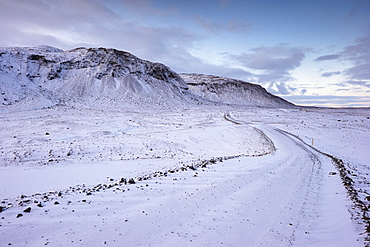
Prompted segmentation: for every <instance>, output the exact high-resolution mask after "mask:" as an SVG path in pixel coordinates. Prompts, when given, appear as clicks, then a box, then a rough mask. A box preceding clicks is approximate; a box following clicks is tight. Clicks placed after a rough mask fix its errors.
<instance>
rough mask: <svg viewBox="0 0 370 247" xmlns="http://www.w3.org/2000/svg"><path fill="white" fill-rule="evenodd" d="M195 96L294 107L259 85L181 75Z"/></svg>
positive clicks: (253, 104) (210, 77)
mask: <svg viewBox="0 0 370 247" xmlns="http://www.w3.org/2000/svg"><path fill="white" fill-rule="evenodd" d="M180 76H181V77H182V78H183V79H184V80H185V82H186V84H187V85H188V87H189V90H190V91H191V92H193V93H194V94H196V95H198V96H200V97H202V98H205V99H208V100H210V101H214V102H220V103H226V104H233V105H248V106H268V107H292V106H294V105H293V104H292V103H290V102H288V101H286V100H284V99H282V98H280V97H277V96H275V95H272V94H271V93H269V92H267V91H266V89H264V88H263V87H261V86H260V85H257V84H252V83H249V82H245V81H241V80H235V79H230V78H225V77H220V76H214V75H203V74H185V73H183V74H180Z"/></svg>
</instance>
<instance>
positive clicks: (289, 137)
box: [0, 46, 370, 246]
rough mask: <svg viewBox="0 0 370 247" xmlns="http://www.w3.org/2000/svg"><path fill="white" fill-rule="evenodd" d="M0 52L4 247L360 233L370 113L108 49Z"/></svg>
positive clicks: (0, 227)
mask: <svg viewBox="0 0 370 247" xmlns="http://www.w3.org/2000/svg"><path fill="white" fill-rule="evenodd" d="M0 54H1V55H0V85H1V88H0V89H1V93H2V97H3V98H2V99H1V98H0V99H1V100H2V101H3V104H2V106H1V108H0V133H1V138H0V153H1V155H0V200H1V201H0V246H8V245H12V246H44V245H48V246H174V245H177V246H367V245H369V242H370V241H369V240H370V239H369V237H370V236H369V234H370V230H369V228H370V215H369V214H368V209H369V201H370V195H369V183H370V175H369V166H370V164H369V160H370V154H369V151H368V150H369V147H370V138H368V137H369V130H370V109H364V108H363V109H329V108H308V107H297V106H294V105H292V104H290V103H288V102H286V101H284V100H282V99H280V98H278V97H275V96H271V95H270V94H268V93H267V92H266V91H265V90H264V89H262V88H260V87H259V86H255V85H252V84H249V83H244V84H242V85H244V86H243V87H241V86H240V84H238V81H235V80H232V79H227V78H221V79H217V78H216V77H213V76H203V75H197V76H195V75H193V74H192V75H184V74H181V77H183V79H182V78H181V77H180V76H179V75H178V74H176V73H175V72H173V71H171V70H170V69H169V68H168V67H166V66H164V65H161V64H158V63H151V62H148V61H144V60H141V59H139V58H136V57H135V56H133V55H131V54H129V53H126V52H121V51H117V50H113V49H103V48H99V49H84V48H80V49H75V50H72V51H61V50H59V49H56V48H52V47H46V46H42V47H36V48H1V49H0ZM197 77H199V78H201V80H199V81H196V80H195V78H197ZM216 79H217V80H219V81H217V80H216ZM185 82H186V83H185ZM218 84H225V85H222V86H219V85H218ZM239 89H240V90H239ZM214 90H216V92H217V94H219V96H217V95H216V94H215V93H214ZM238 92H239V93H238ZM243 94H245V95H246V96H245V98H243ZM202 97H204V98H202ZM254 101H255V102H256V103H255V104H253V102H254Z"/></svg>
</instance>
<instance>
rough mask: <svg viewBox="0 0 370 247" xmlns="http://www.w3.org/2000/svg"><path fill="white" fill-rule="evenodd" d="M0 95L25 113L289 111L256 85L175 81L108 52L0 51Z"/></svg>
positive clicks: (163, 70) (168, 73)
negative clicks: (79, 109)
mask: <svg viewBox="0 0 370 247" xmlns="http://www.w3.org/2000/svg"><path fill="white" fill-rule="evenodd" d="M184 80H185V81H186V82H185V81H184ZM189 89H190V90H189ZM0 94H1V97H0V106H7V105H17V106H20V107H24V106H27V107H28V108H35V107H36V108H37V107H45V106H51V105H56V104H62V105H63V104H67V105H78V106H93V107H103V108H105V107H107V106H109V107H112V106H113V107H118V108H127V107H143V108H145V109H147V108H161V109H166V108H172V107H187V106H189V105H194V104H196V105H198V104H209V102H210V101H213V102H217V103H222V104H225V103H226V104H236V105H248V106H268V107H290V106H292V104H290V103H289V102H287V101H285V100H283V99H281V98H279V97H276V96H274V95H272V94H270V93H268V92H267V91H266V90H265V89H264V88H262V87H261V86H259V85H254V84H250V83H247V82H243V81H238V80H233V79H229V78H222V77H217V76H205V75H199V74H182V75H181V76H180V75H179V74H177V73H176V72H174V71H172V70H171V69H170V68H168V67H167V66H165V65H163V64H161V63H153V62H150V61H146V60H142V59H140V58H138V57H136V56H134V55H132V54H130V53H128V52H124V51H119V50H116V49H108V48H76V49H73V50H69V51H63V50H60V49H57V48H54V47H50V46H38V47H7V48H0Z"/></svg>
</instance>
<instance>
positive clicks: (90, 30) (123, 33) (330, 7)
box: [0, 0, 370, 107]
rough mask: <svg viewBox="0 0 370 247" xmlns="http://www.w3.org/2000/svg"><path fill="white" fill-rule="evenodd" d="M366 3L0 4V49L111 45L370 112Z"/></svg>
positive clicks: (29, 0) (302, 99) (102, 0)
mask: <svg viewBox="0 0 370 247" xmlns="http://www.w3.org/2000/svg"><path fill="white" fill-rule="evenodd" d="M369 13H370V0H310V1H307V0H176V1H175V0H0V46H37V45H41V44H46V45H51V46H55V47H58V48H61V49H64V50H68V49H72V48H75V47H81V46H84V47H111V48H116V49H119V50H124V51H128V52H131V53H133V54H134V55H136V56H138V57H140V58H143V59H146V60H150V61H156V62H161V63H164V64H166V65H167V66H169V67H170V68H172V69H173V70H175V71H176V72H195V73H202V74H213V75H220V76H226V77H231V78H236V79H242V80H246V81H249V82H253V83H258V84H260V85H262V86H264V87H265V88H266V89H268V91H270V92H271V93H274V94H277V95H279V96H282V97H283V98H286V99H288V100H290V101H292V102H294V103H297V104H309V105H317V106H328V105H329V106H369V107H370V14H369Z"/></svg>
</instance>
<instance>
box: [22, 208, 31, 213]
mask: <svg viewBox="0 0 370 247" xmlns="http://www.w3.org/2000/svg"><path fill="white" fill-rule="evenodd" d="M31 209H32V208H31V207H28V208H26V209H25V210H23V212H25V213H29V212H31Z"/></svg>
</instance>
